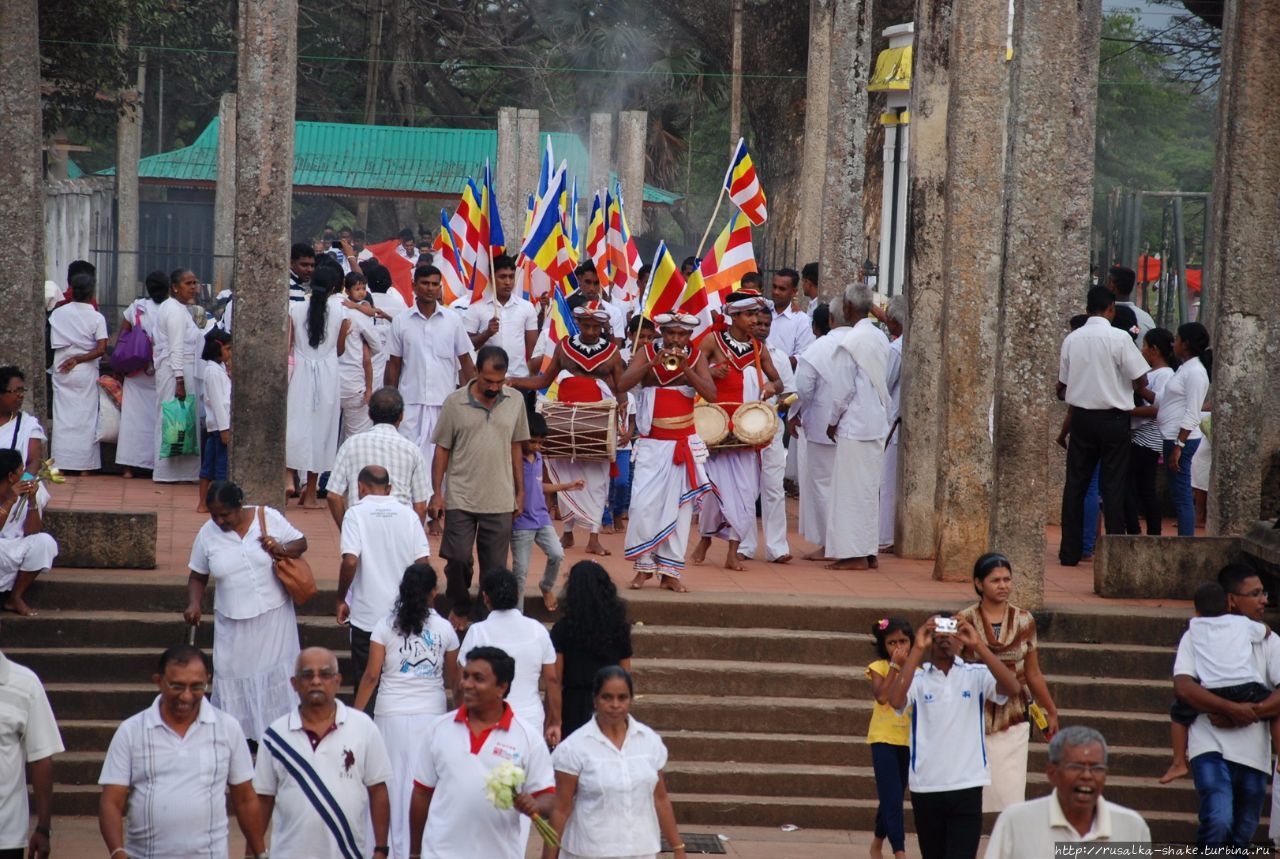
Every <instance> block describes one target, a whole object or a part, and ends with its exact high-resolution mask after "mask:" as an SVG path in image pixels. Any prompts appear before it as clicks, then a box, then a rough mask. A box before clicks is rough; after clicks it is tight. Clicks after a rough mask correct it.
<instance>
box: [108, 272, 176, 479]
mask: <svg viewBox="0 0 1280 859" xmlns="http://www.w3.org/2000/svg"><path fill="white" fill-rule="evenodd" d="M146 286H147V294H146V295H144V296H142V297H140V298H135V299H134V300H133V303H132V304H130V305H129V306H128V307H126V308H125V309H124V313H122V314H121V318H120V334H121V336H123V335H124V333H125V332H126V331H131V330H133V328H134V327H138V326H140V327H141V328H142V330H143V331H144V332H146V335H147V339H149V340H150V341H151V347H152V355H153V356H154V354H155V342H156V316H157V314H158V313H159V311H160V307H159V305H158V304H157V302H160V301H164V300H165V299H166V298H168V297H169V276H168V275H167V274H165V273H164V272H162V271H153V272H151V274H149V275H147V281H146ZM159 413H160V409H159V406H157V405H156V368H155V364H154V363H153V364H152V365H151V366H150V367H146V368H144V369H142V370H138V371H137V372H134V373H130V374H129V375H127V376H125V377H124V396H123V397H122V399H121V402H120V440H119V441H118V442H116V464H117V465H120V466H123V467H124V474H123V475H122V476H123V477H125V478H126V479H127V478H131V477H133V470H134V469H135V468H145V469H147V470H148V471H150V470H152V469H154V468H155V467H156V444H155V435H156V420H157V418H158V417H159Z"/></svg>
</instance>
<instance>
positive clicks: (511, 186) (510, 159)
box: [493, 107, 524, 244]
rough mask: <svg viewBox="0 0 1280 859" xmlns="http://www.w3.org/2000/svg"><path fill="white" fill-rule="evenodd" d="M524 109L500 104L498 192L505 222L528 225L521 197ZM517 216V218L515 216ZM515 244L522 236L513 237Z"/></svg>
mask: <svg viewBox="0 0 1280 859" xmlns="http://www.w3.org/2000/svg"><path fill="white" fill-rule="evenodd" d="M519 114H520V111H518V110H516V108H514V107H500V108H498V156H497V161H496V162H495V163H494V165H493V180H494V183H495V185H496V187H495V188H494V193H495V194H497V196H498V212H499V213H500V214H501V215H502V223H503V224H519V225H520V226H521V227H523V226H524V219H523V217H521V216H522V215H523V214H524V207H523V205H522V204H521V201H520V194H521V191H520V120H519ZM512 218H515V220H512ZM509 241H511V242H512V243H513V244H514V243H515V242H519V241H520V236H518V235H517V236H515V237H514V238H510V237H509Z"/></svg>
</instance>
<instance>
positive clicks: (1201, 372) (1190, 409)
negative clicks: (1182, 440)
mask: <svg viewBox="0 0 1280 859" xmlns="http://www.w3.org/2000/svg"><path fill="white" fill-rule="evenodd" d="M1208 397H1209V373H1208V372H1207V371H1206V370H1205V368H1204V365H1203V364H1201V363H1200V359H1199V358H1191V359H1190V360H1188V361H1185V362H1183V364H1182V366H1180V367H1179V368H1178V372H1176V373H1174V374H1173V378H1172V379H1170V380H1169V381H1168V382H1166V383H1165V386H1164V391H1163V392H1162V393H1161V395H1160V399H1159V400H1158V401H1157V403H1156V405H1157V406H1158V408H1157V410H1156V420H1157V421H1159V422H1160V434H1161V435H1162V436H1164V437H1165V438H1166V439H1168V440H1170V441H1172V440H1174V439H1176V438H1177V437H1178V433H1179V432H1180V431H1181V430H1184V429H1185V430H1190V431H1191V434H1190V435H1188V436H1187V441H1191V440H1192V439H1197V438H1204V433H1202V432H1200V411H1201V407H1203V406H1204V401H1205V400H1206V399H1208Z"/></svg>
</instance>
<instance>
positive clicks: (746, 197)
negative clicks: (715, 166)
mask: <svg viewBox="0 0 1280 859" xmlns="http://www.w3.org/2000/svg"><path fill="white" fill-rule="evenodd" d="M724 189H725V190H726V191H728V192H729V199H730V200H732V201H733V204H734V205H735V206H737V207H738V209H739V210H740V211H741V212H742V214H744V215H746V216H747V220H748V221H750V222H751V223H752V225H753V226H757V227H758V226H760V225H761V224H763V223H764V222H765V220H766V219H767V218H768V217H769V212H768V207H767V206H766V200H765V197H764V188H762V187H761V186H760V177H758V176H757V175H756V166H755V164H754V163H753V162H752V161H751V153H750V152H748V151H747V141H746V140H745V139H744V138H738V148H737V150H736V151H735V152H734V153H733V160H732V161H730V162H729V171H728V172H727V173H725V174H724Z"/></svg>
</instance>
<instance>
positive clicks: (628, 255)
mask: <svg viewBox="0 0 1280 859" xmlns="http://www.w3.org/2000/svg"><path fill="white" fill-rule="evenodd" d="M604 219H605V229H606V232H607V239H606V244H607V246H608V252H607V255H608V258H609V271H610V275H611V277H610V283H611V285H612V287H613V299H614V301H620V302H622V303H624V304H626V305H627V306H630V305H631V302H633V301H635V300H636V299H638V298H639V297H640V294H639V293H640V252H639V251H638V250H636V243H635V241H633V240H632V238H631V228H630V227H628V226H627V213H626V210H625V208H624V205H623V200H622V185H621V184H619V183H614V186H613V193H612V194H608V195H606V196H605V215H604Z"/></svg>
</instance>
